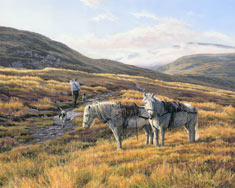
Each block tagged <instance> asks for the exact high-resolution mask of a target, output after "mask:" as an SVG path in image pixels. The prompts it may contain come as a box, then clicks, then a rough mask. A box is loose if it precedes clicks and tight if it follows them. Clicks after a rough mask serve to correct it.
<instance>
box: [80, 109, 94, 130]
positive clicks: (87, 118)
mask: <svg viewBox="0 0 235 188" xmlns="http://www.w3.org/2000/svg"><path fill="white" fill-rule="evenodd" d="M94 119H95V114H94V113H93V112H92V109H91V106H90V105H89V106H86V107H85V109H84V113H83V122H82V126H83V127H84V128H89V127H90V126H91V125H92V124H93V122H94Z"/></svg>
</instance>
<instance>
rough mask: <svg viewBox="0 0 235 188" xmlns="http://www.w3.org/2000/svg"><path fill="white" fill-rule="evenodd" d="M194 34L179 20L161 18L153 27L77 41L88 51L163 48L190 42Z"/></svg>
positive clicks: (88, 37)
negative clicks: (88, 49)
mask: <svg viewBox="0 0 235 188" xmlns="http://www.w3.org/2000/svg"><path fill="white" fill-rule="evenodd" d="M195 35H196V34H195V33H194V32H193V31H191V30H190V29H188V28H187V25H185V23H184V22H183V21H181V20H177V19H172V18H161V19H159V22H158V23H157V24H155V25H153V26H148V27H137V28H134V29H132V30H129V31H127V32H123V33H118V34H114V35H110V36H107V37H104V38H97V37H96V36H95V35H93V34H90V35H87V37H85V38H84V39H82V40H80V41H77V42H78V43H80V44H81V45H82V46H84V47H86V48H90V49H96V48H99V49H101V48H103V49H127V48H144V47H151V46H165V45H168V46H169V44H172V43H176V42H182V41H190V39H191V38H192V37H194V36H195Z"/></svg>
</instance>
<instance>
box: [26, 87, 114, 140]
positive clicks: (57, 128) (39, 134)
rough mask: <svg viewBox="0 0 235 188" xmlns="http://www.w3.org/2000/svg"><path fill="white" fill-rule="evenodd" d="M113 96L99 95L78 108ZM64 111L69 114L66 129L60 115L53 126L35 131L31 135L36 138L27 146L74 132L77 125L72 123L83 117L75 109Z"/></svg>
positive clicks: (54, 118)
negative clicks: (75, 119)
mask: <svg viewBox="0 0 235 188" xmlns="http://www.w3.org/2000/svg"><path fill="white" fill-rule="evenodd" d="M113 94H114V92H110V93H104V94H100V95H97V96H96V97H94V98H92V99H89V100H88V101H87V102H84V103H82V104H80V105H79V106H78V108H79V107H81V106H86V105H87V104H90V103H93V102H96V101H102V100H104V99H105V98H107V97H112V96H113ZM64 110H65V111H66V112H67V121H66V123H65V126H64V127H62V126H61V122H60V119H59V116H58V115H57V116H54V117H53V118H52V120H53V122H54V124H53V125H52V126H45V127H42V128H40V129H38V130H33V131H32V132H31V134H32V135H33V136H34V138H33V139H32V140H30V141H29V142H28V143H27V144H35V143H41V142H44V141H46V140H53V139H55V138H57V137H60V136H62V135H64V134H65V133H66V132H68V131H72V130H74V129H75V128H76V127H77V125H76V124H73V123H71V121H72V120H73V119H74V118H76V117H81V115H82V113H81V112H75V111H74V110H73V108H68V109H64Z"/></svg>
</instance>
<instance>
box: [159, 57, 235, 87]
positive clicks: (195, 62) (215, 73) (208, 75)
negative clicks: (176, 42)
mask: <svg viewBox="0 0 235 188" xmlns="http://www.w3.org/2000/svg"><path fill="white" fill-rule="evenodd" d="M234 70H235V54H234V53H231V54H199V55H191V56H184V57H181V58H179V59H177V60H176V61H174V62H173V63H170V64H167V65H164V66H162V67H159V68H158V69H157V71H159V72H163V73H166V74H171V75H187V76H189V77H191V78H194V79H197V80H201V81H203V80H204V81H205V80H207V81H208V82H211V83H215V82H217V83H218V84H219V85H226V86H228V87H230V88H232V89H234V88H235V81H234V80H235V72H234Z"/></svg>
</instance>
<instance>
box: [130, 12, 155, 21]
mask: <svg viewBox="0 0 235 188" xmlns="http://www.w3.org/2000/svg"><path fill="white" fill-rule="evenodd" d="M131 14H132V15H133V16H134V17H136V18H151V19H153V20H158V19H159V18H158V17H157V16H156V15H155V14H152V13H149V12H146V11H142V12H134V13H131Z"/></svg>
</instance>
